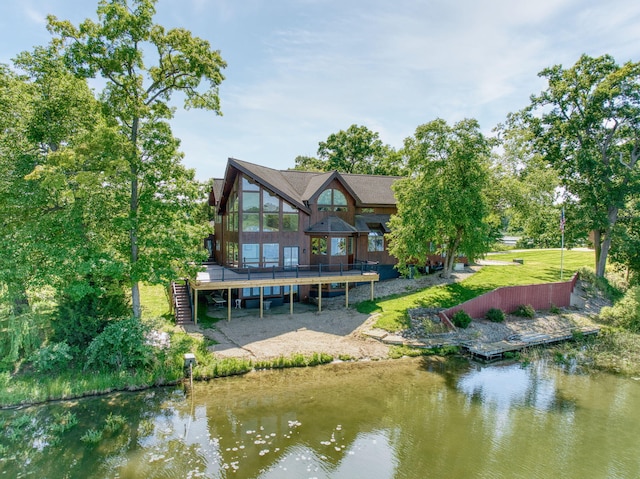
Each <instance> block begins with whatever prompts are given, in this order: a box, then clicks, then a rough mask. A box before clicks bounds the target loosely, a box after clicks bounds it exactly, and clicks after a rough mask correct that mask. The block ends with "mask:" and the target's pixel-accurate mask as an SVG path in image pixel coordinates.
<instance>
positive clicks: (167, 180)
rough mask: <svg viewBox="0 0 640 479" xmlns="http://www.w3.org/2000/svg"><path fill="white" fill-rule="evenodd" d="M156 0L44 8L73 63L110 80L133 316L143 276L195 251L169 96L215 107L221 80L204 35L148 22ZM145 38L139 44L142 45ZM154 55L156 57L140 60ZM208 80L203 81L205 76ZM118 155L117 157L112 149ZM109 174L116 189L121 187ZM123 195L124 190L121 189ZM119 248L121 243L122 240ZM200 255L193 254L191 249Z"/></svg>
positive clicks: (190, 189)
mask: <svg viewBox="0 0 640 479" xmlns="http://www.w3.org/2000/svg"><path fill="white" fill-rule="evenodd" d="M155 3H156V0H130V1H128V0H102V1H101V2H100V3H99V5H98V10H97V13H98V22H97V23H96V22H94V21H92V20H90V19H87V20H85V21H84V22H82V23H81V24H80V25H79V26H78V27H75V26H73V25H72V24H71V23H70V22H68V21H60V20H58V19H57V18H56V17H54V16H49V17H48V28H49V30H50V31H51V32H52V33H53V34H54V35H55V41H54V42H55V44H56V45H58V46H60V47H61V48H62V50H63V52H64V55H65V58H66V60H67V62H68V64H69V66H70V67H71V68H72V69H73V71H74V72H75V73H76V74H77V75H79V76H81V77H85V78H93V77H97V76H100V77H102V78H103V79H104V81H105V82H106V86H105V88H104V90H103V92H102V94H101V102H102V104H103V107H104V111H105V112H106V114H107V116H108V117H109V118H113V119H114V120H115V122H116V124H117V126H118V128H119V130H120V133H121V135H124V136H125V137H126V139H127V143H126V144H123V145H119V146H121V149H119V150H117V151H112V153H113V154H114V161H116V162H117V161H122V162H124V165H126V176H125V181H126V182H127V184H128V193H127V197H126V199H127V203H128V214H127V215H126V216H124V217H122V218H120V220H121V221H120V223H119V224H118V225H117V226H118V229H117V230H116V231H118V232H122V231H126V232H127V236H128V238H127V240H126V242H123V241H121V240H119V241H118V242H119V243H120V246H122V245H123V244H126V245H127V254H126V257H128V270H127V274H128V277H129V281H130V284H131V298H132V303H133V313H134V316H136V317H140V314H141V311H140V293H139V288H138V282H139V281H140V280H141V279H146V280H150V281H159V280H160V279H164V278H166V277H167V276H171V275H175V274H176V268H177V267H179V266H180V265H184V264H186V263H187V261H188V260H193V259H194V255H195V251H194V249H193V247H189V246H188V245H189V244H191V245H193V244H194V241H193V240H194V235H195V234H198V235H200V234H202V231H201V230H200V229H198V227H197V226H196V224H195V221H193V210H192V206H193V202H194V198H195V197H196V196H198V195H201V197H204V192H203V191H200V190H201V188H200V187H199V186H197V185H195V183H194V181H193V172H191V171H188V170H186V169H185V168H184V167H183V166H182V165H181V164H180V159H181V157H180V154H179V153H178V142H177V141H176V140H175V139H174V138H173V136H172V135H171V130H170V128H169V126H168V124H167V122H166V121H167V120H169V119H170V118H171V117H172V115H173V110H172V108H171V106H170V103H169V102H170V100H171V97H172V95H173V94H174V93H177V92H179V93H181V95H182V96H183V97H184V100H185V107H186V108H191V107H195V108H205V109H209V110H212V111H214V112H216V113H220V105H219V97H218V86H219V84H220V83H221V82H222V80H223V76H222V74H221V70H222V69H223V68H224V67H225V66H226V64H225V62H224V61H223V60H222V58H221V56H220V53H219V52H218V51H215V50H212V49H211V47H210V45H209V43H208V42H207V41H205V40H202V39H200V38H197V37H194V36H192V35H191V33H190V32H189V31H187V30H184V29H179V28H176V29H171V30H168V31H167V30H165V28H164V27H162V26H160V25H156V24H154V23H153V16H154V14H155ZM145 46H148V47H151V48H149V49H148V50H143V47H145ZM151 50H153V53H154V55H152V54H151ZM151 59H155V64H153V65H152V66H147V65H146V64H145V62H147V61H150V60H151ZM203 80H204V81H206V82H208V87H207V88H204V89H200V85H201V83H202V81H203ZM118 157H119V158H118ZM121 187H122V185H121V184H117V182H116V180H115V179H114V189H115V190H116V191H117V192H118V193H117V194H122V189H121ZM119 199H120V200H122V199H124V198H122V197H121V198H119ZM119 251H120V253H121V254H123V251H122V249H120V250H119ZM196 257H197V255H196Z"/></svg>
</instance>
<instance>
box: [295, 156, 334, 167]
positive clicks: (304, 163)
mask: <svg viewBox="0 0 640 479" xmlns="http://www.w3.org/2000/svg"><path fill="white" fill-rule="evenodd" d="M326 165H327V163H326V162H325V161H323V160H319V159H318V158H315V157H313V156H300V155H298V156H296V159H295V166H294V167H293V169H294V170H299V171H325V168H326Z"/></svg>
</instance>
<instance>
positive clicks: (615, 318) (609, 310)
mask: <svg viewBox="0 0 640 479" xmlns="http://www.w3.org/2000/svg"><path fill="white" fill-rule="evenodd" d="M600 318H601V319H602V320H603V321H605V322H607V323H610V324H612V325H614V326H618V327H621V328H624V329H627V330H629V331H631V332H633V333H640V286H634V287H632V288H629V289H628V290H627V292H626V293H625V295H624V296H623V297H622V299H621V300H619V301H618V302H617V303H616V304H615V305H613V306H611V307H608V306H606V307H604V308H602V310H601V311H600Z"/></svg>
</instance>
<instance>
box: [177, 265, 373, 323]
mask: <svg viewBox="0 0 640 479" xmlns="http://www.w3.org/2000/svg"><path fill="white" fill-rule="evenodd" d="M379 280H380V275H379V274H378V273H376V272H374V271H369V270H367V269H364V268H353V267H352V268H348V267H346V268H343V267H342V266H341V265H340V266H339V267H334V268H329V267H327V268H322V267H320V268H318V269H311V268H300V267H297V268H291V269H288V270H284V271H282V270H276V269H273V270H267V271H264V270H256V271H254V270H252V269H244V270H242V271H241V270H232V269H229V268H223V267H221V266H218V265H207V268H206V270H205V271H203V272H201V273H198V275H197V277H196V280H195V281H190V283H189V284H190V286H191V291H192V294H193V304H194V307H195V311H194V318H196V322H197V317H198V301H197V295H198V292H199V291H218V292H222V291H226V292H227V298H231V291H232V290H233V289H242V288H260V302H259V304H260V318H262V317H263V310H264V309H265V308H264V304H265V302H266V301H267V300H265V298H264V296H263V290H264V288H265V287H271V286H289V304H290V314H291V315H293V287H294V286H299V285H317V286H318V289H319V290H321V289H322V285H324V284H331V283H345V284H346V285H347V287H346V288H345V307H347V308H348V307H349V283H370V284H371V300H373V298H374V290H373V285H374V283H375V282H377V281H379ZM318 311H322V296H319V297H318ZM227 320H228V321H231V302H227Z"/></svg>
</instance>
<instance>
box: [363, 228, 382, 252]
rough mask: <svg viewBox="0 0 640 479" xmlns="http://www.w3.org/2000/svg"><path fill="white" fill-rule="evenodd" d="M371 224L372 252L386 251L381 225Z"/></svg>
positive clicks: (370, 239)
mask: <svg viewBox="0 0 640 479" xmlns="http://www.w3.org/2000/svg"><path fill="white" fill-rule="evenodd" d="M368 226H369V230H370V231H369V247H368V248H367V250H368V251H370V252H376V251H384V231H383V230H382V228H381V227H380V226H374V225H368Z"/></svg>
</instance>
